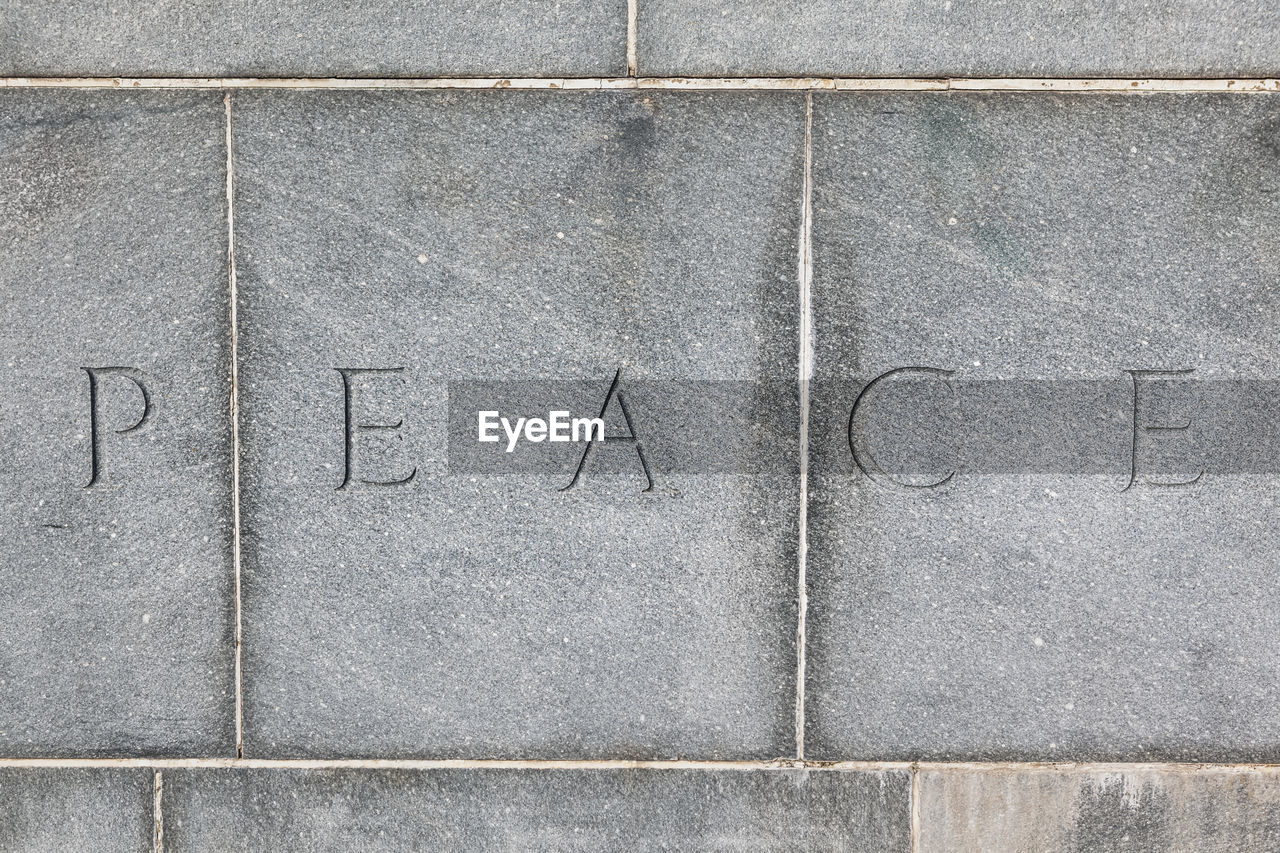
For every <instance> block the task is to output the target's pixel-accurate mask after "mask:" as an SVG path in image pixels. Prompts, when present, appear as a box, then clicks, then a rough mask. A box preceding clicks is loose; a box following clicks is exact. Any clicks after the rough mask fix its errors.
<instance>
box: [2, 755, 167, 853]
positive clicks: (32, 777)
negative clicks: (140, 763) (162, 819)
mask: <svg viewBox="0 0 1280 853" xmlns="http://www.w3.org/2000/svg"><path fill="white" fill-rule="evenodd" d="M154 786H155V774H154V773H153V772H152V771H151V770H148V769H145V768H130V769H123V768H109V769H106V768H104V769H97V768H95V769H92V770H87V769H74V770H73V769H57V770H53V769H35V768H23V769H15V768H4V769H2V770H0V850H8V851H14V853H64V851H68V850H93V851H95V853H150V851H151V850H152V831H153V826H154V824H153V820H152V809H153V802H154V799H155V787H154Z"/></svg>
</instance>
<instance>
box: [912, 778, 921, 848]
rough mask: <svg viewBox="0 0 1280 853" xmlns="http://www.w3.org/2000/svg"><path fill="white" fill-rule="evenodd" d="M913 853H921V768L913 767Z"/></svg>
mask: <svg viewBox="0 0 1280 853" xmlns="http://www.w3.org/2000/svg"><path fill="white" fill-rule="evenodd" d="M910 810H911V853H920V768H919V767H917V766H915V765H912V766H911V801H910Z"/></svg>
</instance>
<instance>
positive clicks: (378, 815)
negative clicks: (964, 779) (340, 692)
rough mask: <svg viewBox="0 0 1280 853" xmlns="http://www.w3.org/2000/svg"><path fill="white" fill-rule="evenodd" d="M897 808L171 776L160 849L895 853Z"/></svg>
mask: <svg viewBox="0 0 1280 853" xmlns="http://www.w3.org/2000/svg"><path fill="white" fill-rule="evenodd" d="M909 797H910V776H909V774H907V773H906V772H904V771H888V772H881V773H872V772H866V773H861V772H837V771H812V772H806V771H800V770H751V771H742V770H430V771H407V770H379V771H371V770H314V771H296V770H246V771H228V770H182V771H176V772H166V773H165V788H164V816H165V849H166V850H169V851H172V853H183V851H188V850H189V851H197V850H198V851H209V850H222V849H232V848H234V849H235V850H238V851H244V853H251V851H257V850H262V851H273V853H274V851H290V850H298V851H303V850H305V851H308V852H309V853H311V851H314V853H323V851H330V850H332V851H340V850H341V851H346V850H353V849H359V850H369V851H391V850H422V849H431V850H468V851H471V850H476V851H481V850H591V851H614V850H617V851H623V850H625V851H632V850H759V851H768V850H796V849H804V850H824V851H825V850H830V851H836V850H858V851H864V853H907V851H908V850H909V849H910V807H909V802H908V800H909ZM229 839H234V843H233V844H229V841H228V840H229Z"/></svg>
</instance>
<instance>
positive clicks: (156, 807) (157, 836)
mask: <svg viewBox="0 0 1280 853" xmlns="http://www.w3.org/2000/svg"><path fill="white" fill-rule="evenodd" d="M152 791H153V792H152V801H151V850H152V853H164V808H163V804H164V773H162V772H161V771H159V770H157V771H156V775H155V779H154V781H153V789H152Z"/></svg>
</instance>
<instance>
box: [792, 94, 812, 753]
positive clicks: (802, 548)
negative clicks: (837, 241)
mask: <svg viewBox="0 0 1280 853" xmlns="http://www.w3.org/2000/svg"><path fill="white" fill-rule="evenodd" d="M812 198H813V93H812V92H806V93H805V97H804V176H803V178H802V179H801V185H800V234H799V240H798V242H799V252H798V255H799V258H798V269H797V271H796V277H797V279H798V280H799V285H800V306H799V307H800V324H799V325H800V328H799V345H800V352H799V354H798V361H799V371H800V507H799V520H798V523H797V543H796V564H797V568H796V587H797V594H796V758H799V759H803V758H804V723H805V716H804V711H805V708H804V699H805V697H804V681H805V651H806V640H805V637H806V620H807V616H808V611H809V590H808V578H807V570H808V560H809V380H810V379H811V378H813V305H812V298H811V285H812V281H813V256H812V253H813V246H812V239H811V237H812V230H813V208H812Z"/></svg>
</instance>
